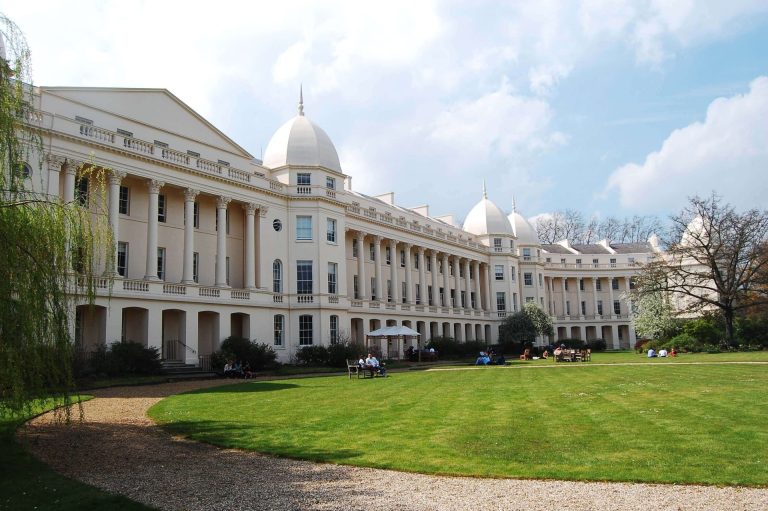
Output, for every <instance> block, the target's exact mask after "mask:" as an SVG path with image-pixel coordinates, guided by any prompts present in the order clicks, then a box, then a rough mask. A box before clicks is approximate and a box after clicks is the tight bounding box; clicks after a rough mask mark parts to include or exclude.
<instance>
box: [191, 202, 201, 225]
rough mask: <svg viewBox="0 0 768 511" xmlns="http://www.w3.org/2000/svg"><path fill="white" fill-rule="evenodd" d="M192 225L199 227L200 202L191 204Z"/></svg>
mask: <svg viewBox="0 0 768 511" xmlns="http://www.w3.org/2000/svg"><path fill="white" fill-rule="evenodd" d="M192 227H194V228H195V229H199V228H200V204H199V203H198V202H195V205H194V206H192Z"/></svg>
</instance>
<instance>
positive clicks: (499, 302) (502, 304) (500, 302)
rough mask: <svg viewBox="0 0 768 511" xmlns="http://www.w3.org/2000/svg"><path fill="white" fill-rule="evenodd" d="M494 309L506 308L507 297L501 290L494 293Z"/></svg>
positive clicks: (503, 309)
mask: <svg viewBox="0 0 768 511" xmlns="http://www.w3.org/2000/svg"><path fill="white" fill-rule="evenodd" d="M496 310H497V311H499V312H504V311H505V310H507V298H506V296H505V295H504V292H503V291H499V292H497V293H496Z"/></svg>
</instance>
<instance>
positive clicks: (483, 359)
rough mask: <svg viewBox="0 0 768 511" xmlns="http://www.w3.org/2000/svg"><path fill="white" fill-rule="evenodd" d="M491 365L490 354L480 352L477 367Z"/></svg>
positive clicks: (476, 362)
mask: <svg viewBox="0 0 768 511" xmlns="http://www.w3.org/2000/svg"><path fill="white" fill-rule="evenodd" d="M490 363H491V357H489V356H488V353H486V352H485V351H481V352H480V356H479V357H477V360H475V365H476V366H487V365H488V364H490Z"/></svg>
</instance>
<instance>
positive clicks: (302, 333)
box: [299, 315, 312, 346]
mask: <svg viewBox="0 0 768 511" xmlns="http://www.w3.org/2000/svg"><path fill="white" fill-rule="evenodd" d="M310 344H312V316H309V315H304V316H299V345H301V346H308V345H310Z"/></svg>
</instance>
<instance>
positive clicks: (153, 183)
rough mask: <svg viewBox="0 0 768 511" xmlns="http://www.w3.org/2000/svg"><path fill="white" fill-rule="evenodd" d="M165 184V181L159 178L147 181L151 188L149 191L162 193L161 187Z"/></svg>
mask: <svg viewBox="0 0 768 511" xmlns="http://www.w3.org/2000/svg"><path fill="white" fill-rule="evenodd" d="M164 186H165V183H164V182H163V181H158V180H157V179H151V180H149V181H147V188H149V193H160V188H162V187H164Z"/></svg>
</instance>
